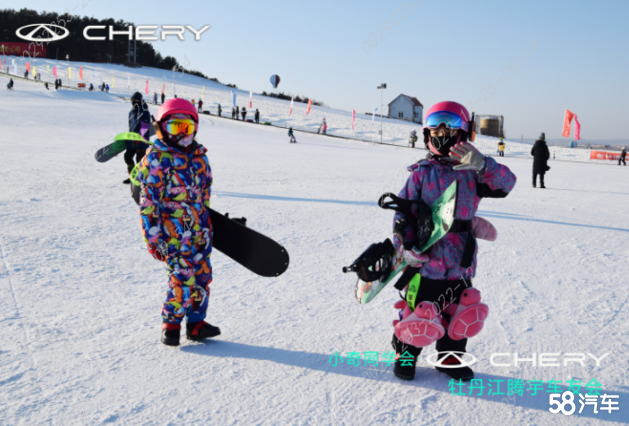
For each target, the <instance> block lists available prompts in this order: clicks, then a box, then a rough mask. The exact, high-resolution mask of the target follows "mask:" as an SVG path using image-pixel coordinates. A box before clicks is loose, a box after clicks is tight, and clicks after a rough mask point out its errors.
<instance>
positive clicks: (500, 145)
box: [498, 138, 505, 157]
mask: <svg viewBox="0 0 629 426" xmlns="http://www.w3.org/2000/svg"><path fill="white" fill-rule="evenodd" d="M498 155H499V156H500V157H504V156H505V142H504V141H503V140H502V138H500V141H499V142H498Z"/></svg>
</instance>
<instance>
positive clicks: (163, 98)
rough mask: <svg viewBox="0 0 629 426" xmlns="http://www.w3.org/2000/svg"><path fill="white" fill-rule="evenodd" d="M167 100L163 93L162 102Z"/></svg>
mask: <svg viewBox="0 0 629 426" xmlns="http://www.w3.org/2000/svg"><path fill="white" fill-rule="evenodd" d="M165 100H166V95H164V94H163V93H162V104H163V103H164V101H165Z"/></svg>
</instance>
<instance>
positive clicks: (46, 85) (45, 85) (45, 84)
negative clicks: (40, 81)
mask: <svg viewBox="0 0 629 426" xmlns="http://www.w3.org/2000/svg"><path fill="white" fill-rule="evenodd" d="M44 87H46V90H50V89H49V88H48V82H45V83H44Z"/></svg>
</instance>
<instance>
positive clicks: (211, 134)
mask: <svg viewBox="0 0 629 426" xmlns="http://www.w3.org/2000/svg"><path fill="white" fill-rule="evenodd" d="M138 72H139V71H138ZM124 80H126V79H122V80H121V83H125V81H124ZM0 81H2V82H3V83H4V84H6V83H5V82H6V81H8V80H7V79H6V78H2V79H0ZM116 84H119V83H118V80H116ZM206 90H207V89H206ZM207 93H208V92H206V96H207ZM228 93H229V92H228ZM254 107H255V106H254ZM150 108H151V112H152V113H154V112H155V111H156V107H154V106H150ZM129 109H130V105H129V103H127V102H124V101H123V100H121V99H120V98H119V97H117V96H115V95H112V94H104V93H101V92H97V93H86V92H78V91H69V90H61V91H54V89H53V90H51V91H46V90H45V89H44V88H43V87H42V86H41V85H39V84H34V83H26V82H22V81H17V82H16V89H15V91H13V92H9V91H6V90H3V91H2V99H1V100H0V111H1V113H2V116H3V117H4V121H5V125H4V126H3V129H2V136H1V138H0V148H1V150H2V159H3V165H2V167H1V168H0V180H1V182H2V191H0V251H1V257H2V261H1V262H0V295H1V296H2V301H3V303H2V306H3V309H2V310H1V311H0V424H7V425H16V424H64V425H65V424H68V425H75V424H76V425H83V424H125V425H127V424H173V425H174V424H213V425H228V424H260V425H277V424H295V425H302V424H309V425H322V424H330V425H340V424H348V425H349V424H395V425H401V424H422V425H426V424H434V425H447V424H478V425H485V424H492V425H493V424H495V425H501V424H538V425H539V424H551V423H553V424H554V423H556V424H566V425H573V424H579V425H585V424H617V423H627V422H628V421H629V416H627V410H629V405H628V404H629V385H628V382H627V379H628V378H629V377H628V373H627V370H628V368H627V367H628V361H629V359H628V356H627V353H628V352H629V335H628V334H627V321H629V314H628V313H627V310H628V309H629V306H628V301H629V290H628V288H627V278H626V276H627V261H626V260H627V258H628V257H629V244H627V237H629V217H628V216H627V211H629V180H628V179H627V177H628V176H629V175H628V173H629V170H628V169H627V168H625V167H617V166H613V167H612V166H610V165H603V164H588V163H586V162H571V161H551V162H550V165H551V167H552V169H551V171H550V172H549V173H548V174H547V175H546V185H547V187H548V188H547V189H539V188H537V189H534V188H532V185H531V166H532V163H531V159H530V157H528V156H527V155H526V152H524V151H522V152H520V153H519V154H518V153H517V152H514V153H510V152H509V150H507V156H506V157H505V158H499V159H498V161H499V162H501V163H503V164H505V165H507V166H508V167H510V168H511V170H513V171H514V173H515V174H516V175H517V177H518V183H517V185H516V187H515V189H514V190H513V192H512V193H511V194H510V195H509V196H508V197H507V198H505V199H486V200H483V201H482V202H481V205H480V210H479V213H478V214H479V215H480V216H483V217H484V218H486V219H488V220H490V221H491V222H492V223H493V224H494V225H495V226H496V228H497V229H498V232H499V237H498V240H497V241H496V242H494V243H489V242H487V241H479V268H478V274H477V276H476V278H475V279H474V281H473V283H474V286H475V287H477V288H478V289H480V290H481V292H482V296H483V300H484V302H485V303H487V304H488V305H489V307H490V314H489V318H488V320H487V322H486V325H485V328H484V329H483V331H482V332H481V334H479V335H478V336H477V337H475V338H473V339H470V341H469V343H468V351H469V352H470V353H471V354H473V355H474V356H475V357H476V358H477V362H476V364H474V365H473V368H474V370H475V373H476V378H477V379H482V380H483V385H484V386H485V389H484V390H483V391H482V395H478V394H479V390H478V389H476V390H473V391H472V395H469V393H470V391H469V387H465V388H464V389H463V392H464V393H465V395H452V394H451V393H452V392H451V390H450V387H449V386H448V377H447V376H446V375H444V374H442V373H439V372H437V371H436V370H434V369H433V368H431V367H430V366H429V365H428V364H427V363H426V360H425V357H422V359H421V360H420V362H419V366H418V369H417V376H416V379H415V380H414V381H412V382H402V381H400V380H398V379H397V378H396V377H395V376H394V375H393V373H392V367H385V366H383V365H382V364H380V365H378V366H377V367H369V368H368V367H365V366H364V362H361V365H360V366H353V365H349V364H348V359H347V353H348V352H361V353H363V352H366V351H378V352H380V353H383V352H386V351H390V350H391V346H390V343H389V342H390V340H391V335H392V331H393V328H392V326H391V321H392V320H393V319H395V318H396V315H397V314H396V311H395V310H394V309H393V303H394V302H395V301H396V300H398V294H397V292H396V291H395V290H394V289H393V288H392V287H391V288H385V289H384V290H383V292H382V293H381V294H380V295H379V296H378V297H377V298H376V299H375V300H374V301H373V302H371V303H370V304H367V305H360V304H358V303H357V302H356V301H355V299H354V296H353V290H354V283H355V276H354V275H345V274H343V273H342V272H341V268H342V267H343V266H346V265H348V264H349V263H351V262H352V261H353V260H354V259H355V258H356V257H357V256H358V255H359V254H360V253H361V252H362V251H363V250H364V249H365V248H367V246H368V245H369V244H371V243H373V242H378V241H382V240H384V239H385V238H387V237H390V236H391V225H392V224H391V219H392V213H391V212H389V211H385V210H381V209H379V208H378V207H377V206H376V201H377V199H378V197H379V196H380V195H381V194H382V193H383V192H388V191H392V192H397V191H399V190H400V188H401V187H402V186H403V184H404V183H405V181H406V178H407V177H408V172H407V171H406V167H407V166H408V165H410V164H413V163H414V162H416V161H418V160H419V159H421V158H423V157H424V155H425V151H422V150H413V149H409V148H405V147H401V146H397V147H396V146H382V145H379V144H375V143H365V142H359V141H352V140H342V139H335V138H330V137H324V136H318V135H311V134H306V133H297V134H296V136H297V142H298V143H297V144H289V143H288V137H287V135H286V130H285V129H278V128H274V127H268V126H262V125H255V124H250V123H243V122H236V121H232V120H230V119H219V118H217V117H215V116H202V118H201V123H200V131H199V134H198V140H199V141H200V142H201V143H203V144H204V145H205V146H206V147H207V148H208V149H209V153H208V156H209V159H210V162H211V165H212V170H213V175H214V185H213V193H212V207H213V208H214V209H216V210H218V211H220V212H229V213H230V214H231V215H232V216H245V217H246V218H247V219H248V226H250V227H251V228H253V229H256V230H258V231H260V232H262V233H264V234H266V235H268V236H270V237H272V238H274V239H275V240H277V241H278V242H279V243H280V244H282V245H283V246H285V247H286V248H287V250H288V251H289V253H290V256H291V264H290V268H289V269H288V271H287V272H286V273H285V274H284V275H282V276H281V277H279V278H276V279H269V278H261V277H258V276H256V275H254V274H252V273H251V272H249V271H248V270H246V269H244V268H243V267H242V266H240V265H238V264H235V263H234V262H233V261H231V260H230V259H229V258H227V257H225V256H224V255H222V254H221V253H219V252H217V251H215V252H214V254H213V256H212V261H213V267H214V281H213V283H212V285H211V289H212V297H211V300H210V307H209V310H208V318H207V320H208V321H209V322H211V323H212V324H214V325H217V326H219V327H220V328H221V330H222V335H221V336H219V337H218V338H215V339H212V340H211V341H208V342H206V343H198V342H190V341H187V340H185V339H182V345H181V346H180V347H178V348H171V347H166V346H164V345H162V344H161V343H160V341H159V335H160V326H161V318H160V306H161V303H162V300H163V297H164V292H165V289H166V286H167V277H166V273H165V271H164V267H163V266H162V265H161V264H160V263H159V262H158V261H156V260H154V259H153V258H152V257H151V256H150V255H149V254H148V253H147V251H146V248H145V245H144V243H143V242H142V238H141V232H140V223H139V217H138V208H137V206H136V205H135V203H134V202H133V200H132V199H131V198H130V196H129V187H128V186H125V185H122V184H121V182H122V180H123V179H124V178H125V175H126V167H125V165H124V162H123V159H122V156H119V157H117V158H115V159H113V160H111V161H110V162H108V163H97V162H95V161H94V152H95V150H96V149H97V148H99V147H101V146H103V145H105V144H106V143H109V142H110V141H111V140H112V139H113V136H114V135H116V134H118V133H121V132H123V131H126V130H127V123H126V120H127V118H126V117H127V114H128V111H129ZM263 114H264V113H263ZM293 114H294V113H293ZM396 123H397V122H396ZM330 124H331V123H330ZM369 124H370V123H369ZM365 125H367V124H365ZM402 130H404V132H406V129H402ZM402 130H400V134H402ZM406 133H407V132H406ZM400 137H402V136H400ZM482 143H483V142H482V141H479V146H481V144H482ZM492 144H493V142H492ZM487 149H492V150H493V149H494V148H493V147H490V148H487ZM487 149H484V151H487ZM508 149H509V148H508ZM529 149H530V148H529ZM489 152H491V151H489ZM489 152H486V153H489ZM335 351H338V353H340V354H342V355H343V358H344V362H343V363H339V365H337V366H336V367H334V366H333V364H332V363H330V359H331V356H332V355H333V354H334V353H335ZM432 352H434V347H431V348H429V349H428V350H426V351H425V353H424V354H423V355H429V354H430V353H432ZM494 353H502V354H515V353H517V354H518V356H519V357H524V358H530V357H532V356H533V354H535V355H536V357H537V359H538V360H539V357H540V354H542V353H560V355H557V357H559V359H560V363H561V360H563V359H564V358H565V357H566V354H569V353H583V354H592V355H594V356H596V357H601V356H603V355H604V354H609V355H607V357H605V358H604V359H603V360H602V361H600V365H598V366H597V365H596V363H595V361H594V360H593V359H592V358H591V357H589V355H587V358H586V361H585V364H584V366H583V367H582V366H581V365H579V364H575V363H571V364H568V366H564V365H563V363H561V366H559V367H540V366H539V365H536V366H535V367H534V366H532V365H531V363H530V362H524V363H520V364H519V365H518V366H517V367H515V366H513V358H512V355H511V358H509V357H508V356H507V357H501V358H498V359H496V362H498V363H509V364H510V365H511V366H510V367H497V366H492V365H491V363H490V357H491V355H492V354H494ZM571 378H572V379H576V380H581V381H582V383H581V384H582V385H585V384H587V383H588V382H590V381H591V380H592V379H595V380H596V381H597V382H598V383H600V384H601V385H602V389H601V391H600V393H601V395H602V394H603V393H607V394H611V395H619V399H618V401H619V406H620V410H619V411H614V412H612V413H611V414H610V413H608V412H607V411H602V410H601V409H600V406H599V413H598V414H594V413H593V410H592V407H591V406H586V407H585V409H584V410H583V412H582V413H581V414H579V413H578V411H579V408H580V404H579V402H578V397H577V401H576V402H575V403H576V406H577V410H576V412H575V413H574V414H573V415H572V416H565V415H563V414H561V413H559V414H551V413H550V412H549V411H548V409H549V395H550V393H549V392H547V390H548V385H547V382H548V381H550V380H551V379H554V380H556V381H561V382H562V385H561V387H560V393H561V392H563V391H565V390H567V382H568V381H569V380H570V379H571ZM517 379H522V380H523V381H524V383H525V386H526V388H528V387H529V386H528V385H526V381H527V380H543V381H544V385H543V387H542V389H541V390H538V391H537V394H536V395H535V396H532V395H531V394H532V391H528V390H525V391H524V396H508V395H506V393H507V387H508V383H509V381H510V380H511V381H515V380H517ZM490 381H491V382H490ZM497 385H498V386H500V387H499V390H500V392H503V393H505V395H501V394H499V395H496V394H495V393H496V389H497ZM489 389H491V390H492V394H488V392H489ZM581 392H583V391H581Z"/></svg>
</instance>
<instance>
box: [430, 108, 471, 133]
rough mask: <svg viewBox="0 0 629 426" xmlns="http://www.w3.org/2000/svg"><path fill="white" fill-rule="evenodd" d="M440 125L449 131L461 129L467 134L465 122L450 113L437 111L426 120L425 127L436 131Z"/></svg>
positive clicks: (467, 126)
mask: <svg viewBox="0 0 629 426" xmlns="http://www.w3.org/2000/svg"><path fill="white" fill-rule="evenodd" d="M442 124H443V125H445V126H446V128H448V129H451V130H456V129H462V130H464V131H466V132H467V131H468V129H469V124H468V122H467V121H465V120H463V119H462V118H461V116H459V115H458V114H455V113H453V112H450V111H438V112H435V113H433V114H430V115H429V116H428V117H427V118H426V127H427V128H428V129H436V128H438V127H439V126H441V125H442Z"/></svg>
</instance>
